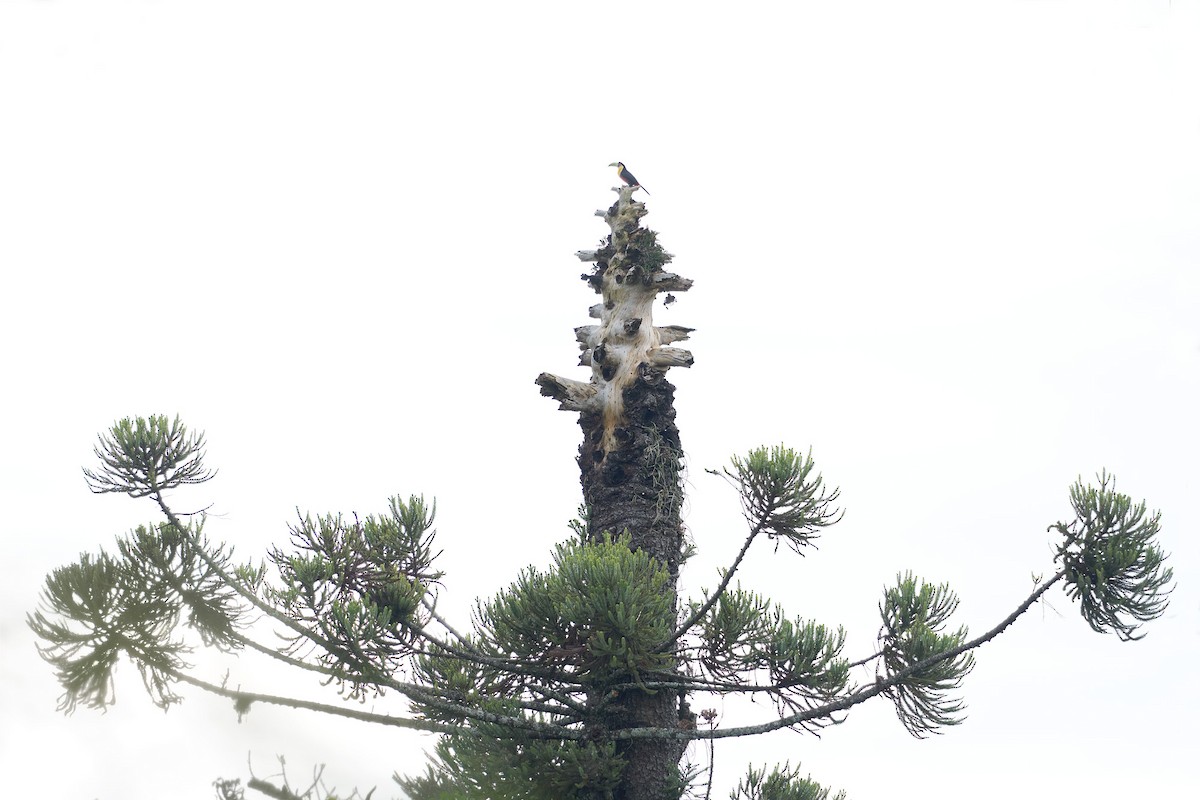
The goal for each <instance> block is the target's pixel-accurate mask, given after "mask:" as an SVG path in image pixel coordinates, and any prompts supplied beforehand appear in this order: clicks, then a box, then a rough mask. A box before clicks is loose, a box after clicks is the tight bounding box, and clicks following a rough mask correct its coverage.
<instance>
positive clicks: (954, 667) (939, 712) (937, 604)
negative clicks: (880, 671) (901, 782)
mask: <svg viewBox="0 0 1200 800" xmlns="http://www.w3.org/2000/svg"><path fill="white" fill-rule="evenodd" d="M896 582H897V585H896V586H894V587H891V588H888V589H887V590H885V591H884V594H883V600H882V601H881V602H880V604H879V613H880V615H881V616H882V617H883V628H882V629H881V631H880V634H879V640H880V645H881V647H880V652H881V653H882V654H883V665H884V669H885V670H886V671H887V674H888V675H889V676H891V675H898V674H903V678H902V679H901V680H900V681H899V682H898V683H896V684H895V685H893V686H892V687H891V688H890V689H889V690H888V694H889V696H890V697H891V698H892V699H893V700H894V701H895V703H896V714H897V715H898V716H899V717H900V721H901V722H902V723H904V727H905V728H907V729H908V732H909V733H911V734H912V735H913V736H916V737H918V738H920V737H923V736H925V735H926V734H928V733H939V731H938V730H937V728H938V726H940V725H957V724H958V723H960V722H962V718H961V717H959V716H958V714H959V712H961V711H962V709H963V707H964V704H963V702H962V701H961V700H959V699H955V698H952V697H950V696H949V693H950V692H951V691H953V690H955V689H958V688H959V686H960V685H961V684H962V679H963V678H964V677H966V675H967V673H968V672H970V671H971V668H972V667H973V666H975V659H974V656H972V655H971V654H970V653H961V654H959V655H958V656H956V657H954V658H947V659H941V660H939V659H938V656H940V655H941V654H944V653H948V652H950V651H951V650H954V649H955V648H957V647H958V646H960V645H961V644H962V643H963V642H965V641H966V640H967V628H966V626H965V625H964V626H962V627H960V628H959V629H958V630H957V631H955V632H953V633H944V632H943V629H944V628H945V626H946V624H947V623H948V622H949V620H950V615H951V614H953V613H954V611H955V609H956V608H958V597H957V596H956V595H955V594H954V592H953V591H951V590H950V587H949V585H947V584H944V583H943V584H941V585H939V586H934V585H932V584H929V583H925V582H924V581H919V580H917V579H916V578H914V577H913V575H912V573H911V572H910V573H905V574H904V575H897V576H896Z"/></svg>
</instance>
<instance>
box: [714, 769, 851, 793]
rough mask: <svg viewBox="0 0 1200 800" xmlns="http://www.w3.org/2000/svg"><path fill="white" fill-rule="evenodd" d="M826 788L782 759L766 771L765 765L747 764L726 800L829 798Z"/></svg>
mask: <svg viewBox="0 0 1200 800" xmlns="http://www.w3.org/2000/svg"><path fill="white" fill-rule="evenodd" d="M829 792H830V790H829V789H826V788H824V787H823V786H821V784H819V783H817V782H816V781H814V780H812V778H811V777H805V778H801V777H800V767H798V766H797V767H792V766H790V765H788V764H786V763H785V764H784V765H783V766H782V767H776V768H775V769H773V770H771V771H770V773H768V772H767V768H766V767H761V768H758V769H755V768H754V767H751V768H750V770H749V772H748V773H747V775H746V777H745V778H743V779H742V780H741V781H739V782H738V785H737V788H735V789H734V790H733V791H732V792H731V793H730V795H729V800H829ZM833 800H846V793H845V792H838V793H837V794H835V795H834V796H833Z"/></svg>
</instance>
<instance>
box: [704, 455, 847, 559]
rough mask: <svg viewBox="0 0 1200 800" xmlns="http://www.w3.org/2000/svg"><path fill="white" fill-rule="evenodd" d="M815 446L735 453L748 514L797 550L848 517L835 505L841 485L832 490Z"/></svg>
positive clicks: (731, 474) (773, 536) (770, 535)
mask: <svg viewBox="0 0 1200 800" xmlns="http://www.w3.org/2000/svg"><path fill="white" fill-rule="evenodd" d="M815 466H816V465H815V463H814V462H813V459H812V451H809V453H808V454H807V455H804V454H801V453H798V452H797V451H795V450H792V449H791V448H788V447H783V446H782V445H777V446H775V447H771V448H766V447H759V448H757V449H755V450H751V451H750V453H749V454H748V455H747V456H746V457H745V458H738V457H737V456H735V457H734V458H733V470H732V471H730V470H728V469H726V470H725V475H726V476H727V477H729V478H732V479H733V480H734V481H735V482H736V484H737V486H738V488H739V494H740V495H741V499H742V510H743V513H744V514H745V516H746V519H747V520H748V521H749V522H750V523H751V524H752V525H756V526H758V527H759V529H760V530H761V531H762V532H763V533H765V534H767V537H768V538H770V539H774V540H776V545H778V542H779V541H780V540H782V541H785V542H787V543H788V545H789V546H790V547H791V548H792V549H793V550H795V551H796V552H797V553H800V554H801V555H803V553H802V550H803V548H804V547H805V546H806V545H809V544H811V543H812V542H813V540H815V539H816V538H817V537H818V536H819V535H820V530H821V529H822V528H827V527H829V526H830V525H833V524H834V523H836V522H837V521H838V520H840V519H841V518H842V512H840V511H838V510H837V509H835V508H834V506H833V504H834V502H836V501H837V498H838V495H839V494H840V492H839V490H837V489H834V490H833V491H831V492H828V493H827V492H826V491H825V489H824V481H823V480H822V478H821V476H820V474H816V475H814V474H813V469H814V468H815Z"/></svg>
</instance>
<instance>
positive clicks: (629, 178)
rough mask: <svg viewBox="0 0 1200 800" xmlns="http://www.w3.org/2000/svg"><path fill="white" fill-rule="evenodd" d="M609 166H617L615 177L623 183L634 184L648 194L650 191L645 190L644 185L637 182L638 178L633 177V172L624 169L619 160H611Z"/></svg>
mask: <svg viewBox="0 0 1200 800" xmlns="http://www.w3.org/2000/svg"><path fill="white" fill-rule="evenodd" d="M609 166H610V167H616V168H617V177H618V178H620V179H621V180H623V181H625V183H627V184H628V185H630V186H636V187H638V188H639V189H641V190H642V191H643V192H646V194H650V192H649V191H647V190H646V187H645V186H642V185H641V184H640V183H638V179H637V178H635V177H633V173H632V172H630V171H629V170H627V169H625V165H624V164H622V163H621V162H620V161H616V162H613V163H612V164H609Z"/></svg>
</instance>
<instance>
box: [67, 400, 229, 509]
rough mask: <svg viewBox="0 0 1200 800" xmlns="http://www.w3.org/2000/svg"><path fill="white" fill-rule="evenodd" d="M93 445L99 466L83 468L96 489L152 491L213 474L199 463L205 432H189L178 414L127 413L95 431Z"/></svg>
mask: <svg viewBox="0 0 1200 800" xmlns="http://www.w3.org/2000/svg"><path fill="white" fill-rule="evenodd" d="M94 450H95V453H96V457H97V458H99V459H100V468H99V469H98V470H94V471H93V470H89V469H85V470H84V471H83V474H84V476H85V477H86V478H87V481H88V486H89V487H90V488H91V490H92V491H93V492H96V493H97V494H107V493H110V492H119V493H122V494H127V495H129V496H130V497H152V496H154V495H158V494H161V493H162V492H165V491H168V490H171V489H177V488H179V487H180V486H188V485H192V484H197V483H204V482H205V481H207V480H209V479H210V478H212V477H213V475H215V474H216V473H213V472H209V471H208V469H207V468H206V467H205V466H204V463H203V455H204V434H192V433H190V432H189V431H188V429H187V426H185V425H184V424H183V423H182V422H181V421H180V419H179V417H176V418H175V420H174V421H168V420H167V418H166V417H165V416H162V415H155V416H152V417H149V418H146V417H137V418H136V419H130V418H129V417H126V418H124V419H122V420H120V421H119V422H117V423H116V424H115V425H113V426H112V428H110V429H109V431H108V433H107V434H106V435H102V436H100V443H99V444H97V445H96V447H95V448H94Z"/></svg>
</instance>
